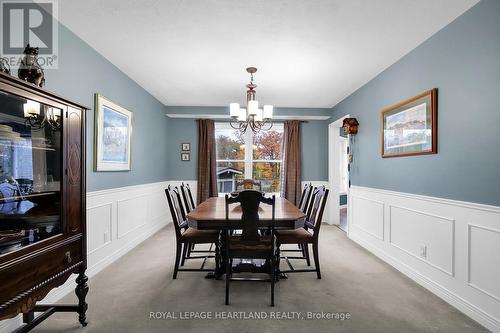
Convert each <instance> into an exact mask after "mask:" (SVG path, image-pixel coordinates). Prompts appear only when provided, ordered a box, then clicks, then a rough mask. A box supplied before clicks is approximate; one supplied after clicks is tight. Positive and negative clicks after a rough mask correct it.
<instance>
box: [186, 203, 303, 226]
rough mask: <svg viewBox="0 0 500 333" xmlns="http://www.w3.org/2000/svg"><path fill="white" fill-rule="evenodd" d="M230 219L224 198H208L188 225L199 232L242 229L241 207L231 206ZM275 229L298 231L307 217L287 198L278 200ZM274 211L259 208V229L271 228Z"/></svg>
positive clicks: (189, 220)
mask: <svg viewBox="0 0 500 333" xmlns="http://www.w3.org/2000/svg"><path fill="white" fill-rule="evenodd" d="M230 208H231V209H230V210H229V218H228V219H226V203H225V199H224V198H215V197H213V198H208V199H207V200H205V201H204V202H202V203H201V204H199V205H198V206H196V208H195V209H194V210H193V211H192V212H191V213H189V214H187V221H188V225H189V226H190V227H191V228H196V229H199V230H225V229H228V228H233V229H242V227H243V223H242V222H241V206H240V205H237V204H234V205H231V206H230ZM275 209H276V212H275V227H276V229H277V230H279V229H297V228H302V227H303V226H304V222H305V218H306V215H305V214H304V213H303V212H302V211H301V210H300V209H298V208H297V207H296V206H295V205H294V204H293V203H291V202H290V201H288V200H287V199H285V198H276V208H275ZM271 218H272V209H271V208H270V207H269V206H267V205H264V206H261V207H259V221H258V222H257V225H258V227H260V228H267V227H270V226H271V224H272V223H271Z"/></svg>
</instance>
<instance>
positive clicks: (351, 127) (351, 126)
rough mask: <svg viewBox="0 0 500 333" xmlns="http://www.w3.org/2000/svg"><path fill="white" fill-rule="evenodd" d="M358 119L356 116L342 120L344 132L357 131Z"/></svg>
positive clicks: (354, 132) (351, 132) (352, 132)
mask: <svg viewBox="0 0 500 333" xmlns="http://www.w3.org/2000/svg"><path fill="white" fill-rule="evenodd" d="M358 126H359V123H358V120H357V119H356V118H345V119H344V121H343V122H342V127H343V128H344V133H345V134H356V133H358Z"/></svg>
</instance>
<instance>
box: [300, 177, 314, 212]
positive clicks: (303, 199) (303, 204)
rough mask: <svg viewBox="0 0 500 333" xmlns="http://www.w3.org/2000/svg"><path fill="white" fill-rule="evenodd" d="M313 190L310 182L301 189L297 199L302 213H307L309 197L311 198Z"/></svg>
mask: <svg viewBox="0 0 500 333" xmlns="http://www.w3.org/2000/svg"><path fill="white" fill-rule="evenodd" d="M312 191H313V186H312V184H311V183H309V184H306V185H304V189H303V190H302V195H301V196H300V201H299V206H298V207H299V209H300V210H301V211H303V212H304V213H307V207H308V203H309V199H310V198H311V193H312Z"/></svg>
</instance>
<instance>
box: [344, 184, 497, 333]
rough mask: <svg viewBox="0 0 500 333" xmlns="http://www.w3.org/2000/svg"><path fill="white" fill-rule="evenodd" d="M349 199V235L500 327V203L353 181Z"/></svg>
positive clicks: (493, 326) (479, 318) (472, 313)
mask: <svg viewBox="0 0 500 333" xmlns="http://www.w3.org/2000/svg"><path fill="white" fill-rule="evenodd" d="M348 202H349V204H348V210H349V213H348V225H349V226H353V228H350V227H349V228H348V237H349V238H350V239H352V240H353V241H355V242H356V243H358V244H360V245H361V246H363V247H365V248H366V249H367V250H368V251H370V252H372V253H373V254H374V255H376V256H378V257H380V258H381V259H382V260H384V261H386V262H387V263H388V264H390V265H391V266H393V267H395V268H396V269H398V270H399V271H401V272H402V273H403V274H405V275H407V276H408V277H409V278H411V279H413V280H414V281H415V282H417V283H419V284H420V285H422V286H424V287H425V288H427V289H428V290H430V291H431V292H433V293H434V294H436V295H437V296H439V297H441V298H442V299H444V300H445V301H446V302H448V303H450V304H451V305H453V306H454V307H456V308H457V309H459V310H460V311H462V312H464V313H465V314H467V315H468V316H470V317H471V318H473V319H474V320H476V321H478V322H479V323H481V324H482V325H484V326H485V327H486V328H488V329H490V330H492V331H494V332H500V284H499V283H498V281H500V266H499V265H498V264H497V263H496V260H498V257H499V256H500V207H497V206H491V205H483V204H478V203H472V202H464V201H457V200H451V199H443V198H435V197H430V196H425V195H417V194H411V193H404V192H396V191H389V190H382V189H376V188H369V187H362V186H354V185H353V186H351V188H350V191H349V195H348ZM375 202H376V203H378V204H374V203H375ZM368 203H372V204H368ZM381 206H382V209H381V208H380V207H381ZM380 224H382V226H380ZM359 226H361V227H362V228H359ZM372 230H382V233H383V237H373V236H374V235H373V232H372V234H370V233H369V232H367V231H372Z"/></svg>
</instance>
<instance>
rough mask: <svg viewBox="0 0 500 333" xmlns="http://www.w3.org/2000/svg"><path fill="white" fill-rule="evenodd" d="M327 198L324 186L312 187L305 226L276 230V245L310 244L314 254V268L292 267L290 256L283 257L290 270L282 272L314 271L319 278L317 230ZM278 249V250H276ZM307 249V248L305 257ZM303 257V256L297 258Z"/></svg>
mask: <svg viewBox="0 0 500 333" xmlns="http://www.w3.org/2000/svg"><path fill="white" fill-rule="evenodd" d="M327 198H328V190H327V189H325V187H324V186H320V187H318V188H316V189H314V192H313V195H312V198H311V209H310V214H309V219H308V220H307V221H306V225H305V226H306V227H307V229H306V228H299V229H296V230H278V231H277V232H276V238H277V242H278V247H280V246H281V245H284V244H301V245H302V246H303V247H308V246H309V244H312V248H313V256H314V266H315V268H314V269H294V267H293V265H292V264H291V262H290V260H289V259H291V258H285V260H286V263H287V264H288V266H289V267H290V270H282V271H281V272H282V273H297V272H316V274H317V276H318V279H321V270H320V265H319V252H318V240H319V230H320V227H321V220H322V218H323V212H324V210H325V206H326V201H327ZM309 229H310V230H309ZM278 251H279V250H278ZM308 253H309V251H308V250H307V257H309V255H308ZM298 259H303V258H298Z"/></svg>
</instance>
